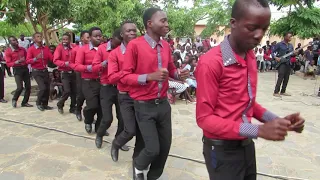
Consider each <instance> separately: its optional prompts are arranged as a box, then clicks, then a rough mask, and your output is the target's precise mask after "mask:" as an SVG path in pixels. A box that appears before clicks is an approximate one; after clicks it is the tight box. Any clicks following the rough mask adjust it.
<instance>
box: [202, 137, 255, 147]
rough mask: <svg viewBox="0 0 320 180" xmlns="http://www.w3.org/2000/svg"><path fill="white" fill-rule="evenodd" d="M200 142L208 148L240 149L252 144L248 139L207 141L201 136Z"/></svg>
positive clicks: (207, 139)
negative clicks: (208, 146)
mask: <svg viewBox="0 0 320 180" xmlns="http://www.w3.org/2000/svg"><path fill="white" fill-rule="evenodd" d="M202 142H203V143H204V144H207V145H210V146H224V147H242V146H247V145H249V144H250V143H251V142H252V139H250V138H249V139H244V140H218V139H209V138H207V137H205V136H203V138H202Z"/></svg>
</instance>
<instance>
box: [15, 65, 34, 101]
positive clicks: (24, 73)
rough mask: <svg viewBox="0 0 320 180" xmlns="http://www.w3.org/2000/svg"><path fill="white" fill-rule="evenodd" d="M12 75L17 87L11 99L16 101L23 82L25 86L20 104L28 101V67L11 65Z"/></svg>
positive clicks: (29, 87)
mask: <svg viewBox="0 0 320 180" xmlns="http://www.w3.org/2000/svg"><path fill="white" fill-rule="evenodd" d="M13 75H14V79H15V81H16V84H17V89H16V91H15V93H14V95H13V97H12V100H15V101H18V99H19V96H20V95H21V92H22V91H23V83H24V88H25V93H24V97H23V100H22V103H21V104H26V103H28V102H29V97H30V93H31V82H30V74H29V69H28V67H13Z"/></svg>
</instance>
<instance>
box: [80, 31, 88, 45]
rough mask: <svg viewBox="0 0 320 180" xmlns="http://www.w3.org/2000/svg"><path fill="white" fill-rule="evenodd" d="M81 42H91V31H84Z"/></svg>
mask: <svg viewBox="0 0 320 180" xmlns="http://www.w3.org/2000/svg"><path fill="white" fill-rule="evenodd" d="M81 42H82V43H83V44H89V42H90V36H89V33H84V34H83V35H82V37H81Z"/></svg>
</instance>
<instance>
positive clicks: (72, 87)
mask: <svg viewBox="0 0 320 180" xmlns="http://www.w3.org/2000/svg"><path fill="white" fill-rule="evenodd" d="M61 81H62V84H63V93H62V96H61V98H60V100H59V102H58V103H57V106H58V107H59V108H63V107H64V103H65V102H66V100H67V99H68V98H69V96H70V98H71V104H70V110H73V109H75V107H76V97H77V94H76V88H77V82H76V74H75V73H74V72H72V73H67V72H62V73H61Z"/></svg>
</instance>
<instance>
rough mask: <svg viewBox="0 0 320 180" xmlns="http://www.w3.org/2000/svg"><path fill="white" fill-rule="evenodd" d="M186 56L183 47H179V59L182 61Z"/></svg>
mask: <svg viewBox="0 0 320 180" xmlns="http://www.w3.org/2000/svg"><path fill="white" fill-rule="evenodd" d="M186 55H187V51H186V50H185V47H184V46H181V47H180V56H181V59H182V60H184V58H185V57H186Z"/></svg>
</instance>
